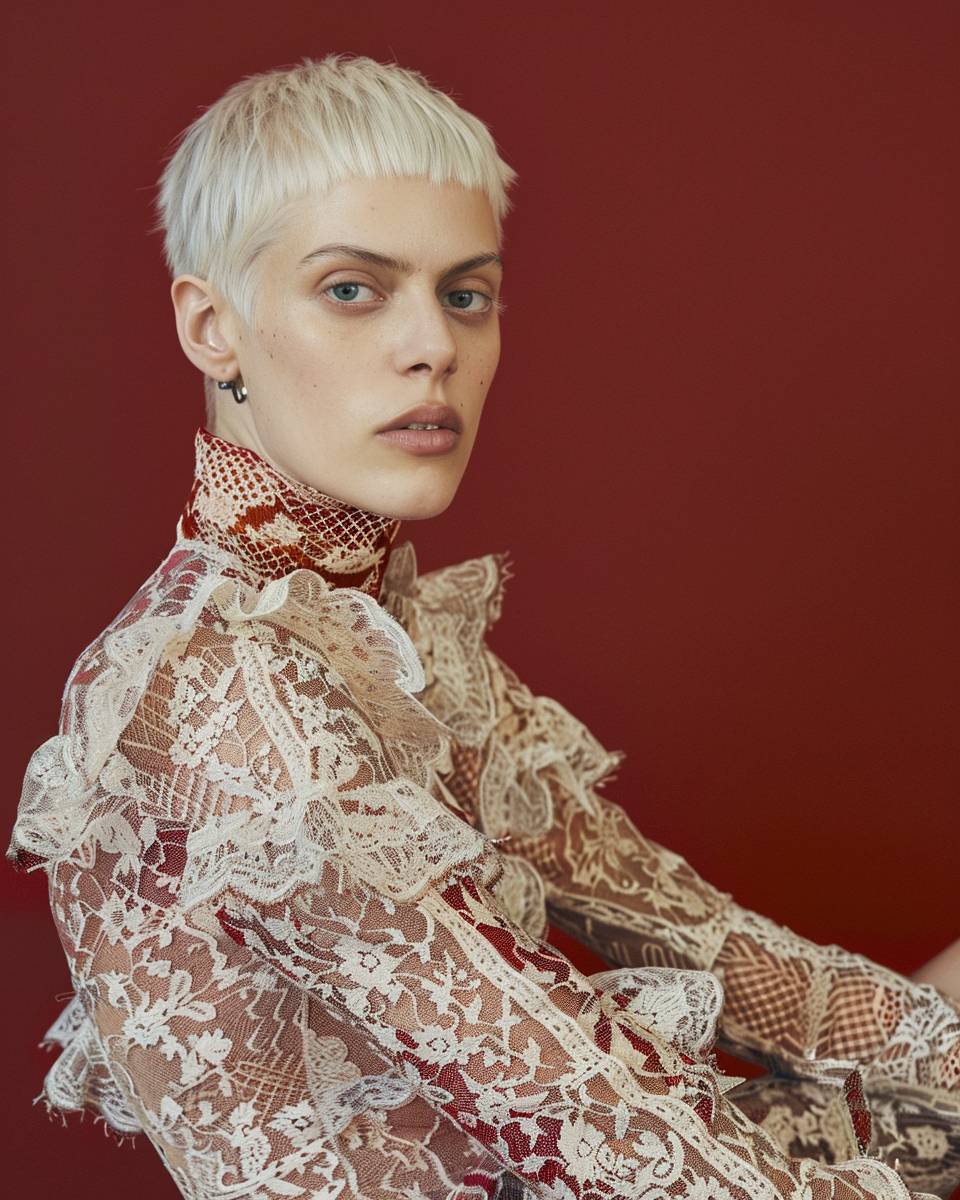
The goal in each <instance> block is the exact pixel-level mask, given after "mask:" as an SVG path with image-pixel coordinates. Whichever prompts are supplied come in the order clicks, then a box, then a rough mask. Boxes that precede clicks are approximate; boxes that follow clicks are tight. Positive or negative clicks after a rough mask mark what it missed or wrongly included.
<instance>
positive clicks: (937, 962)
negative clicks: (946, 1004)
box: [911, 938, 960, 1000]
mask: <svg viewBox="0 0 960 1200" xmlns="http://www.w3.org/2000/svg"><path fill="white" fill-rule="evenodd" d="M911 978H912V979H913V980H914V982H916V983H932V984H933V986H934V987H935V988H939V989H940V991H941V992H945V993H946V994H947V995H948V996H950V997H952V998H953V999H954V1000H960V938H958V939H957V940H956V941H955V942H953V943H952V944H951V945H949V946H948V947H947V948H946V950H942V951H941V952H940V953H939V954H938V955H936V957H935V958H931V959H930V961H929V962H928V963H924V965H923V966H922V967H921V968H920V969H919V970H918V971H915V972H914V973H913V975H912V976H911Z"/></svg>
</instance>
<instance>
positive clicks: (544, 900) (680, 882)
mask: <svg viewBox="0 0 960 1200" xmlns="http://www.w3.org/2000/svg"><path fill="white" fill-rule="evenodd" d="M196 453H197V460H196V461H197V465H196V474H195V479H194V485H193V490H192V493H191V499H190V502H189V503H188V507H187V510H185V515H184V516H183V517H181V522H180V524H179V526H178V539H177V542H176V544H175V545H174V547H173V548H172V550H171V551H170V553H169V554H168V555H167V557H166V558H165V560H164V561H163V563H162V564H161V565H160V567H159V568H158V569H157V571H156V572H155V573H154V574H153V575H152V576H151V577H150V578H149V579H148V580H147V581H146V583H145V584H144V585H143V587H142V588H141V589H140V590H139V591H138V592H137V593H136V595H134V596H133V597H132V598H131V600H130V601H129V602H128V604H126V605H125V606H124V608H123V610H122V611H121V612H120V613H119V614H118V616H117V617H116V618H115V619H114V620H113V621H112V622H111V623H110V625H109V626H108V627H107V629H106V630H104V632H103V633H102V634H101V635H100V637H98V638H97V639H96V640H95V641H94V642H93V643H92V645H91V646H89V647H88V648H87V649H86V650H85V651H84V653H83V654H82V655H81V656H80V658H79V659H78V660H77V663H76V665H75V667H74V669H73V671H72V673H71V676H70V678H69V680H68V682H67V685H66V688H65V691H64V699H63V708H62V715H61V722H60V728H59V732H58V733H57V734H56V735H55V736H53V737H51V738H50V739H49V740H48V741H46V742H45V743H44V744H43V745H41V746H40V747H39V748H38V749H37V750H36V752H35V753H34V755H33V757H32V758H31V760H30V763H29V766H28V769H27V773H26V778H25V781H24V791H23V796H22V800H21V806H20V812H19V815H18V820H17V824H16V827H15V830H14V837H13V842H12V845H11V854H12V855H13V856H15V857H17V858H18V860H19V862H20V863H21V865H24V866H27V867H30V866H40V865H42V866H43V867H44V868H45V869H46V871H47V873H48V875H49V880H50V900H51V908H52V912H53V916H54V919H55V922H56V925H57V928H58V931H59V934H60V937H61V940H62V942H63V946H64V950H65V952H66V956H67V960H68V963H69V966H70V971H71V976H72V980H73V986H74V988H75V992H76V998H75V1000H74V1001H73V1002H72V1003H71V1004H70V1006H69V1007H68V1009H67V1010H66V1012H65V1013H64V1014H63V1016H62V1017H61V1019H60V1021H59V1022H58V1023H57V1025H56V1026H55V1027H54V1029H53V1030H52V1031H51V1034H50V1036H51V1037H52V1038H53V1039H55V1040H56V1041H58V1042H59V1043H60V1044H61V1046H62V1052H61V1054H60V1057H59V1058H58V1059H57V1061H56V1063H55V1065H54V1066H53V1068H52V1070H51V1071H50V1073H49V1076H48V1078H47V1080H46V1084H45V1094H46V1097H47V1099H48V1101H49V1103H50V1104H51V1105H54V1106H56V1107H58V1108H60V1109H64V1110H77V1109H81V1108H87V1109H93V1110H95V1111H97V1112H99V1113H101V1114H102V1115H103V1116H104V1117H105V1119H106V1120H107V1121H108V1123H109V1124H110V1125H111V1126H112V1127H113V1128H115V1129H117V1130H119V1131H123V1132H139V1131H143V1132H145V1133H146V1135H147V1136H148V1137H149V1138H150V1140H151V1141H152V1143H153V1144H154V1145H155V1146H156V1148H157V1149H158V1151H159V1152H160V1153H161V1155H162V1156H163V1159H164V1161H165V1163H166V1165H167V1167H168V1169H169V1171H170V1173H171V1175H172V1176H173V1179H174V1180H175V1182H176V1184H177V1186H178V1187H179V1189H180V1192H181V1193H182V1195H184V1196H186V1197H191V1198H195V1200H214V1198H216V1200H222V1198H226V1197H250V1198H256V1200H266V1198H267V1197H277V1196H300V1197H317V1198H320V1197H322V1198H324V1200H327V1198H329V1200H333V1198H342V1200H354V1198H356V1200H361V1198H364V1200H386V1198H394V1197H404V1198H408V1197H409V1198H413V1197H429V1198H430V1200H479V1198H480V1197H486V1198H490V1200H492V1198H494V1197H506V1196H516V1197H523V1196H527V1197H533V1196H537V1197H549V1198H551V1200H573V1198H577V1200H601V1198H602V1200H616V1198H618V1197H622V1198H624V1200H629V1198H633V1197H644V1198H649V1200H653V1198H655V1197H664V1198H665V1197H672V1198H678V1200H754V1198H758V1197H798V1198H799V1197H803V1198H805V1200H854V1198H858V1197H876V1198H880V1197H884V1198H890V1200H892V1198H895V1197H907V1196H908V1195H910V1194H911V1193H910V1192H908V1188H907V1186H905V1184H904V1183H903V1182H902V1180H901V1177H900V1175H899V1174H898V1173H897V1172H895V1171H894V1169H893V1167H892V1165H891V1164H892V1163H893V1162H894V1161H897V1160H898V1161H899V1170H900V1171H901V1172H903V1174H904V1175H905V1176H906V1178H907V1179H908V1180H909V1181H910V1184H911V1186H915V1187H918V1188H926V1187H929V1188H932V1189H933V1190H936V1191H939V1192H941V1194H946V1189H947V1188H948V1187H949V1186H950V1185H951V1183H952V1182H956V1176H957V1162H958V1139H957V1126H958V1112H960V1096H958V1092H960V1082H958V1076H960V1070H958V1063H960V1013H958V1008H957V1006H956V1005H955V1004H953V1003H952V1002H951V1001H949V1000H948V999H947V998H946V997H944V996H943V995H941V994H940V993H939V992H937V991H936V990H935V989H933V988H931V987H929V986H919V985H915V984H911V983H909V982H908V981H907V980H905V979H903V978H902V977H900V976H898V975H896V974H895V973H893V972H890V971H886V970H884V969H883V968H881V967H878V966H876V965H875V964H872V963H870V962H868V961H867V960H865V959H863V958H861V957H858V956H856V955H853V954H849V953H846V952H845V951H843V950H841V949H839V948H838V947H820V946H815V945H813V944H812V943H810V942H807V941H804V940H803V939H801V938H799V937H797V936H795V935H794V934H792V933H790V932H789V931H788V930H786V929H783V928H782V927H780V926H777V925H775V924H773V923H772V922H770V921H767V920H765V919H764V918H762V917H759V916H757V915H755V914H752V913H749V912H746V911H744V910H743V909H741V908H739V907H738V906H737V905H736V904H735V903H734V902H733V901H732V899H731V898H730V897H729V896H727V895H725V894H723V893H720V892H718V891H716V890H715V889H714V888H712V887H710V886H709V885H708V884H706V883H705V882H704V881H702V880H701V879H699V878H698V876H697V875H696V874H695V873H694V872H693V871H692V870H691V869H690V867H689V866H688V865H687V864H686V863H685V862H684V861H683V860H682V859H681V858H679V857H678V856H677V855H675V854H673V853H671V852H669V851H667V850H665V849H663V848H662V847H659V846H657V845H655V844H653V843H651V842H649V841H647V840H646V839H644V838H643V836H642V835H641V834H640V833H639V831H638V830H637V829H636V827H635V826H634V824H633V823H632V821H631V820H630V818H629V817H628V816H627V814H626V813H625V811H624V810H623V809H622V808H621V807H620V806H618V805H617V804H615V803H614V802H613V801H611V800H609V799H608V798H607V797H605V796H603V795H601V794H600V789H601V788H602V787H603V785H604V783H605V782H609V780H610V778H611V774H612V771H613V769H614V768H615V767H616V765H617V763H618V762H619V761H620V759H621V757H622V755H620V754H619V753H609V752H607V751H606V750H604V748H603V747H602V746H600V744H599V743H598V742H597V741H596V739H595V738H594V737H593V736H592V735H591V734H590V733H589V731H588V730H587V729H586V727H585V726H584V725H582V724H581V723H580V722H579V721H577V720H576V719H575V718H574V717H573V716H572V715H571V714H570V713H568V712H567V711H566V709H564V708H563V707H562V706H561V705H560V704H558V703H557V702H555V701H553V700H550V699H548V698H546V697H542V696H534V695H533V694H532V693H531V692H530V691H529V689H527V688H526V687H525V686H524V685H523V684H522V683H521V682H520V681H519V680H518V678H517V677H516V676H515V675H514V674H513V672H512V671H511V670H510V669H509V668H508V667H507V666H506V665H505V664H504V663H503V662H502V661H501V660H500V659H499V658H498V657H497V656H496V655H495V654H494V653H493V652H492V651H491V650H490V648H489V647H488V646H487V644H486V641H485V635H486V633H487V631H488V629H489V627H490V625H491V624H492V623H493V622H494V621H495V620H496V618H497V616H498V615H499V612H500V604H501V600H502V592H503V584H504V580H505V578H506V576H507V563H506V559H505V557H504V556H503V555H487V556H485V557H483V558H478V559H473V560H470V561H468V562H464V563H461V564H459V565H457V566H453V567H450V568H447V569H444V570H440V571H434V572H431V573H429V574H427V575H418V574H417V569H416V559H415V554H414V550H413V547H412V545H411V544H410V543H409V542H406V543H403V544H402V545H399V546H397V547H396V548H392V546H391V543H392V541H393V537H394V535H395V533H396V526H397V523H396V522H393V523H391V522H388V521H386V520H385V519H383V518H376V517H373V516H372V515H371V514H366V513H363V512H362V511H361V510H356V509H351V508H350V507H349V506H346V505H343V504H341V503H340V502H337V501H331V500H330V498H328V497H324V496H322V494H320V493H317V492H314V491H313V490H312V489H310V488H307V487H306V486H305V485H303V484H298V483H294V482H292V481H290V480H287V479H285V478H284V477H283V476H282V475H279V474H278V473H276V472H275V471H274V470H273V468H272V467H269V466H268V465H267V464H266V463H264V462H263V460H261V459H259V458H258V457H257V456H256V455H253V454H252V452H250V451H245V450H240V448H238V447H234V446H231V445H230V444H229V443H226V442H223V441H221V440H220V439H219V438H216V437H214V435H212V434H210V433H209V432H208V431H206V430H203V429H201V430H200V431H198V434H197V439H196ZM548 917H549V919H550V921H552V922H553V923H554V924H555V925H557V926H558V927H561V928H563V929H565V930H567V931H569V932H571V933H573V934H574V935H575V936H576V937H577V938H579V939H580V940H581V941H583V942H584V943H585V944H587V945H589V946H591V947H592V948H593V949H594V950H595V951H596V952H597V953H598V954H600V955H602V956H603V958H604V959H605V960H606V961H608V962H609V963H611V964H614V965H616V966H618V968H619V969H614V970H610V971H606V972H603V973H601V974H598V975H592V976H585V975H583V974H582V973H581V972H579V971H578V970H577V969H576V968H575V967H574V966H573V965H572V964H571V963H570V962H569V960H568V959H566V958H565V957H564V956H563V955H562V954H560V953H559V952H558V951H557V950H556V949H554V948H553V947H552V946H551V945H550V944H549V943H548V942H546V941H544V940H543V938H544V936H545V934H546V932H547V920H548ZM721 982H722V986H721ZM718 1022H719V1035H720V1040H721V1043H722V1044H724V1045H725V1046H727V1047H728V1048H730V1049H732V1050H734V1051H735V1052H737V1053H740V1054H741V1055H747V1056H750V1057H754V1058H757V1059H759V1060H761V1061H763V1062H764V1063H765V1064H766V1065H767V1066H768V1067H769V1068H770V1070H771V1074H770V1075H768V1076H765V1077H763V1078H762V1079H760V1080H755V1081H751V1082H750V1083H749V1084H743V1083H741V1081H739V1080H735V1079H730V1078H728V1077H725V1076H723V1075H722V1074H721V1073H719V1072H718V1071H717V1070H716V1069H715V1067H714V1066H713V1064H712V1059H711V1055H710V1051H711V1048H712V1046H713V1043H714V1038H715V1035H716V1033H717V1028H716V1026H717V1023H718ZM854 1068H857V1069H858V1070H857V1071H854ZM861 1081H862V1082H863V1084H864V1086H865V1089H866V1092H867V1094H868V1097H869V1100H870V1107H871V1109H872V1110H873V1116H874V1128H873V1134H872V1137H873V1141H872V1143H871V1144H870V1148H869V1152H867V1153H864V1152H863V1151H864V1149H865V1148H866V1144H867V1139H868V1138H869V1136H870V1131H869V1127H868V1126H869V1118H868V1116H867V1113H866V1110H865V1108H864V1107H863V1105H862V1102H861V1098H860V1097H859V1096H858V1095H857V1091H858V1087H859V1085H860V1083H861ZM737 1085H739V1086H737ZM731 1088H733V1089H735V1090H734V1091H732V1092H731V1094H730V1095H727V1094H725V1093H727V1092H728V1091H730V1089H731ZM734 1100H736V1102H734ZM748 1114H749V1115H748ZM751 1118H753V1119H751ZM757 1122H759V1123H757ZM857 1134H859V1137H860V1146H858V1144H857V1138H856V1136H855V1135H857Z"/></svg>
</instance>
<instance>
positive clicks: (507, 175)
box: [156, 54, 517, 412]
mask: <svg viewBox="0 0 960 1200" xmlns="http://www.w3.org/2000/svg"><path fill="white" fill-rule="evenodd" d="M174 147H175V148H174V150H173V153H172V154H171V156H170V158H169V159H168V161H167V163H166V165H165V167H164V170H163V173H162V175H161V177H160V185H159V193H158V197H157V213H158V221H157V225H156V228H157V229H158V230H162V231H163V232H164V254H165V257H166V261H167V265H168V267H169V269H170V272H171V274H172V276H174V277H176V276H177V275H182V274H193V275H198V276H200V277H201V278H202V279H206V280H207V281H208V282H210V283H211V284H213V286H214V287H215V288H216V289H217V290H218V291H219V292H220V293H221V295H223V296H224V298H225V299H226V300H227V301H228V302H229V303H230V304H231V305H232V306H233V307H234V309H235V310H236V312H237V313H238V314H239V316H240V317H241V319H242V320H243V321H245V322H246V323H247V325H248V326H249V325H250V324H251V323H252V321H253V316H254V312H255V308H256V290H257V289H256V276H255V270H254V267H255V263H256V259H257V256H258V254H260V252H261V251H262V250H263V249H264V248H265V247H266V246H267V245H269V243H270V242H271V241H272V239H273V238H274V237H275V236H276V235H277V233H278V232H279V231H280V228H281V227H282V221H283V210H284V207H285V206H286V205H287V204H289V203H291V202H292V201H295V200H298V199H302V198H303V197H304V196H307V195H309V194H311V193H314V192H324V191H326V190H328V189H329V188H330V187H332V186H334V185H335V184H337V183H339V182H340V181H342V180H344V179H346V178H349V177H351V176H361V177H365V178H376V177H380V176H397V175H400V176H406V175H412V176H423V177H426V178H428V179H430V180H432V181H433V182H435V183H448V182H455V183H460V184H462V185H463V186H465V187H468V188H480V189H482V190H483V191H485V192H486V194H487V196H488V197H489V199H490V205H491V208H492V210H493V216H494V221H495V223H496V228H497V235H498V237H502V224H503V219H504V217H505V216H506V215H507V213H508V212H509V210H510V207H511V205H510V201H509V198H508V196H507V189H508V188H509V187H510V186H511V185H512V184H513V182H514V180H515V179H516V177H517V175H516V172H515V171H514V170H513V168H512V167H510V166H509V165H508V164H507V163H506V162H504V160H503V159H502V158H501V157H500V155H499V153H498V152H497V147H496V143H495V142H494V139H493V137H492V135H491V133H490V131H489V129H488V128H487V126H486V125H485V124H484V123H483V122H482V121H481V120H480V119H479V118H478V117H475V116H473V114H472V113H469V112H467V111H466V110H465V109H462V108H461V107H460V106H459V105H458V104H456V103H455V102H454V100H452V99H451V98H450V96H448V95H446V94H445V93H444V92H441V91H439V90H438V89H437V88H435V87H433V86H432V84H430V82H429V81H428V80H427V78H426V77H425V76H424V75H422V74H421V73H420V72H419V71H414V70H410V69H408V68H404V67H400V66H398V65H397V64H396V63H380V62H377V61H375V60H374V59H372V58H366V57H363V56H358V55H347V54H328V55H327V56H326V57H325V58H322V59H319V60H317V59H310V58H304V59H303V60H302V61H301V62H300V63H299V64H297V65H296V66H292V67H281V68H277V69H275V70H271V71H265V72H262V73H260V74H256V75H250V76H247V77H246V78H244V79H242V80H240V82H238V83H235V84H234V85H233V86H232V87H230V88H229V89H228V90H227V91H226V92H225V93H224V94H223V95H222V96H221V97H220V99H219V100H217V101H216V102H215V103H213V104H212V105H210V107H209V108H207V109H206V110H205V111H204V112H202V113H201V115H200V116H199V117H197V119H196V120H195V121H194V122H193V123H192V124H191V125H189V126H188V127H187V128H186V129H185V130H184V131H183V132H182V133H181V134H180V136H179V137H178V138H177V139H175V142H174ZM206 389H207V398H208V412H209V409H210V405H211V403H212V400H213V398H214V397H215V395H216V391H215V385H214V384H213V382H212V381H211V380H207V381H206Z"/></svg>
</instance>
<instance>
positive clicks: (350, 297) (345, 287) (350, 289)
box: [324, 283, 373, 304]
mask: <svg viewBox="0 0 960 1200" xmlns="http://www.w3.org/2000/svg"><path fill="white" fill-rule="evenodd" d="M360 288H366V289H367V291H368V292H372V291H373V288H372V287H368V286H367V284H365V283H335V284H333V285H332V286H331V287H328V288H325V289H324V290H325V291H327V292H339V293H341V294H340V295H337V296H335V299H336V300H337V301H338V302H339V303H340V304H350V303H352V302H353V301H354V300H356V299H357V292H358V291H359V289H360ZM344 292H346V293H348V294H347V295H343V294H342V293H344Z"/></svg>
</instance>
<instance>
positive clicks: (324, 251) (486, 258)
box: [300, 242, 503, 279]
mask: <svg viewBox="0 0 960 1200" xmlns="http://www.w3.org/2000/svg"><path fill="white" fill-rule="evenodd" d="M332 255H341V256H345V257H347V258H358V259H360V261H361V262H367V263H370V264H371V265H373V266H375V267H385V268H386V269H387V270H390V271H399V272H400V273H401V274H403V275H409V274H410V273H411V272H412V271H413V269H414V268H413V264H412V263H410V262H407V260H406V259H405V258H394V256H393V255H392V254H380V253H379V252H378V251H376V250H368V249H367V248H366V247H365V246H350V245H347V244H345V243H343V242H333V243H331V244H330V245H329V246H320V247H319V249H317V250H311V251H310V253H309V254H307V255H305V256H304V257H303V258H301V259H300V266H301V267H303V266H306V265H307V264H308V263H312V262H316V260H317V259H318V258H327V257H330V256H332ZM491 263H496V264H497V265H498V266H499V267H503V259H502V258H501V257H500V255H499V254H495V253H493V252H492V251H489V252H487V253H486V254H474V255H473V256H472V257H471V258H464V259H462V260H461V261H460V262H456V263H453V264H452V265H451V266H449V267H447V269H446V270H445V271H444V272H443V274H442V275H441V277H440V278H441V279H449V278H450V276H451V275H462V274H463V273H464V272H465V271H473V270H475V269H476V268H477V267H486V266H489V265H490V264H491Z"/></svg>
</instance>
